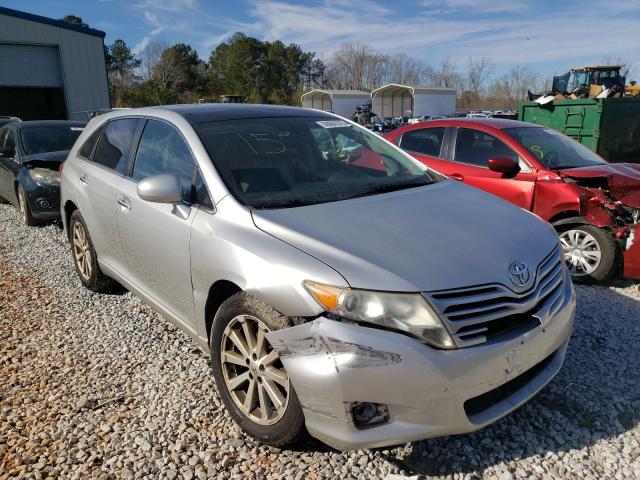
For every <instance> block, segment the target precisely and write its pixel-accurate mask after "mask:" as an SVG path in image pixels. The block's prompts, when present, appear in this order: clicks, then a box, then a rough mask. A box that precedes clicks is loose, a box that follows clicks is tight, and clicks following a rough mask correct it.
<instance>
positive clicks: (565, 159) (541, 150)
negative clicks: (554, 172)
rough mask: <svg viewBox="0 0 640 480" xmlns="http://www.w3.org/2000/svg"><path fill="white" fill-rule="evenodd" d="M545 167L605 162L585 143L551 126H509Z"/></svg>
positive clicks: (554, 167) (506, 130)
mask: <svg viewBox="0 0 640 480" xmlns="http://www.w3.org/2000/svg"><path fill="white" fill-rule="evenodd" d="M504 132H505V133H507V134H509V135H511V136H512V137H513V138H514V139H516V140H517V141H518V142H519V143H521V144H522V145H523V146H524V147H525V148H526V149H527V150H529V151H530V152H531V153H532V154H533V155H534V156H535V157H536V158H537V159H538V160H539V161H540V162H541V163H542V164H543V165H544V166H545V167H547V168H551V169H562V168H576V167H586V166H590V165H601V164H603V163H605V162H604V161H603V160H602V159H601V158H600V157H599V156H598V155H596V154H595V153H593V152H592V151H591V150H589V149H588V148H587V147H585V146H584V145H582V144H580V143H578V142H576V141H575V140H572V139H571V138H569V137H566V136H564V135H562V134H561V133H559V132H556V131H555V130H552V129H550V128H540V127H524V128H507V129H505V130H504Z"/></svg>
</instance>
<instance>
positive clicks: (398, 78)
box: [383, 53, 430, 85]
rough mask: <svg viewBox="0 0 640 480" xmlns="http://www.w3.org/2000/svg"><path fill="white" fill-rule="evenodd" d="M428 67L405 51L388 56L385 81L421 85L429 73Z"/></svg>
mask: <svg viewBox="0 0 640 480" xmlns="http://www.w3.org/2000/svg"><path fill="white" fill-rule="evenodd" d="M429 73H430V72H429V69H428V67H425V66H424V65H423V64H422V62H419V61H418V60H416V59H415V58H412V57H410V56H408V55H406V54H404V53H400V54H397V55H394V56H392V57H388V58H387V62H386V65H385V72H384V75H383V83H400V84H408V85H420V84H422V83H424V82H425V80H426V77H427V76H428V75H429Z"/></svg>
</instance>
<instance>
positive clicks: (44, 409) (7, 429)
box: [0, 205, 640, 480]
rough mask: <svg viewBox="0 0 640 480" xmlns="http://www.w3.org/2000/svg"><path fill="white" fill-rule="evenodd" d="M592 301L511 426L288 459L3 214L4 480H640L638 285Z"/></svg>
mask: <svg viewBox="0 0 640 480" xmlns="http://www.w3.org/2000/svg"><path fill="white" fill-rule="evenodd" d="M577 291H578V304H579V309H578V316H577V322H576V329H575V333H574V336H573V340H572V342H571V344H570V347H569V352H568V355H567V360H566V364H565V366H564V368H563V370H562V372H561V373H560V374H559V375H558V377H557V378H556V379H555V380H554V381H553V382H552V383H551V384H550V385H549V386H548V387H547V388H546V389H545V390H544V391H543V392H542V393H541V394H540V395H538V396H537V397H536V398H535V399H534V400H533V401H531V402H530V403H528V404H527V405H525V406H524V407H523V408H521V409H519V410H518V411H516V412H515V413H513V414H512V415H510V416H508V417H507V418H505V419H503V420H501V421H499V422H498V423H497V424H495V425H493V426H491V427H489V428H486V429H484V430H482V431H480V432H476V433H474V434H469V435H462V436H456V437H446V438H440V439H435V440H426V441H422V442H415V443H412V444H407V445H405V446H402V447H399V448H395V449H378V450H360V451H356V452H349V453H341V452H336V451H334V450H331V449H329V448H327V447H325V446H323V445H322V444H320V443H319V442H316V441H313V440H308V441H306V442H305V443H304V444H301V445H299V446H298V447H297V448H296V449H294V450H280V449H276V448H270V447H266V446H262V445H259V444H257V443H255V442H253V441H252V440H251V439H249V438H247V437H245V436H243V434H242V433H241V432H240V430H239V429H238V428H237V427H236V426H235V424H234V423H233V421H232V420H231V418H230V417H229V415H228V414H227V413H226V412H225V410H224V408H223V407H222V406H221V402H220V399H219V397H218V395H217V393H216V387H215V385H214V383H213V381H212V379H211V375H210V373H209V368H208V363H207V360H206V357H205V356H204V355H203V354H202V352H201V351H200V350H199V349H198V348H197V347H196V345H195V344H194V343H193V342H192V341H191V340H190V338H189V337H187V336H186V335H185V334H183V333H182V332H181V331H179V330H178V329H177V328H175V327H174V326H173V325H172V324H170V323H169V322H168V321H166V320H164V319H163V318H162V317H160V316H159V315H157V314H156V313H154V312H153V311H152V310H151V309H150V308H148V307H147V306H145V305H144V304H143V303H142V302H141V301H139V300H138V299H137V298H136V297H134V296H133V295H131V294H130V293H126V292H120V293H117V294H111V295H104V294H93V293H90V292H88V291H87V290H85V289H84V288H82V287H81V285H80V282H79V281H78V279H77V277H76V274H75V272H74V270H73V266H72V263H71V256H70V253H69V247H68V245H66V244H65V242H64V239H63V235H62V232H61V230H60V228H59V227H57V226H55V225H48V226H45V227H36V228H27V227H24V226H22V225H21V224H20V222H19V221H18V216H17V215H16V213H15V210H14V209H13V208H12V207H10V206H8V205H0V479H5V478H35V479H39V478H46V477H50V478H104V479H107V478H123V479H126V478H143V477H144V478H167V479H173V478H186V479H191V478H198V479H203V478H238V479H241V478H295V479H300V478H306V479H318V478H332V477H334V478H348V479H353V478H357V479H365V478H385V477H386V476H387V475H390V474H396V475H407V476H418V477H419V478H448V479H463V478H464V479H467V478H499V479H501V480H503V479H504V480H506V479H512V478H528V479H546V478H594V479H595V478H598V479H600V478H616V479H622V478H640V374H639V371H640V368H639V367H640V354H639V351H640V292H639V290H638V285H637V284H633V283H620V284H619V285H617V286H615V287H611V288H586V287H579V288H578V289H577ZM418 477H416V478H418Z"/></svg>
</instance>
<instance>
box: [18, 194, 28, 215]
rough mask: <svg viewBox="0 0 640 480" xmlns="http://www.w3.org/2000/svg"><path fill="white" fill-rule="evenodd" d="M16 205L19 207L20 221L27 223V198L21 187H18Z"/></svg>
mask: <svg viewBox="0 0 640 480" xmlns="http://www.w3.org/2000/svg"><path fill="white" fill-rule="evenodd" d="M18 207H19V208H20V216H21V217H22V221H23V222H24V223H25V224H26V223H28V220H29V219H28V217H27V198H26V197H25V195H24V192H23V191H22V188H18Z"/></svg>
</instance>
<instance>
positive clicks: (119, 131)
mask: <svg viewBox="0 0 640 480" xmlns="http://www.w3.org/2000/svg"><path fill="white" fill-rule="evenodd" d="M137 126H138V119H137V118H123V119H122V120H112V121H111V122H109V124H108V125H107V126H106V128H105V129H104V132H103V133H102V136H101V137H100V140H99V141H98V146H97V147H96V152H95V154H94V155H93V161H94V162H96V163H99V164H100V165H104V166H105V167H109V168H112V169H113V170H115V171H116V172H118V173H124V171H125V169H126V167H127V162H128V159H129V152H130V150H131V144H132V142H133V139H134V137H135V134H136V127H137Z"/></svg>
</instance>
